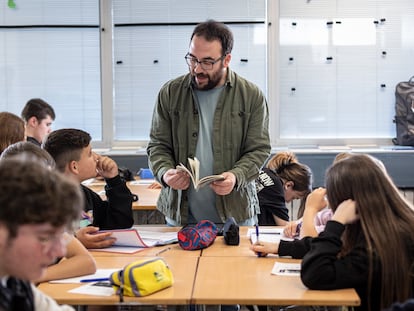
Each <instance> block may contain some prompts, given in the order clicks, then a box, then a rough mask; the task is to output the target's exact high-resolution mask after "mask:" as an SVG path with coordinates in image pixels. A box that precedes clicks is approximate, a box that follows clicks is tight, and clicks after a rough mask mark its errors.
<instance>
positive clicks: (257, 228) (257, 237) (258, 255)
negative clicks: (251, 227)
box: [256, 224, 262, 257]
mask: <svg viewBox="0 0 414 311" xmlns="http://www.w3.org/2000/svg"><path fill="white" fill-rule="evenodd" d="M256 244H257V245H260V241H259V224H256ZM257 257H262V253H261V252H258V253H257Z"/></svg>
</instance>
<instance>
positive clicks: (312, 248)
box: [252, 154, 414, 310]
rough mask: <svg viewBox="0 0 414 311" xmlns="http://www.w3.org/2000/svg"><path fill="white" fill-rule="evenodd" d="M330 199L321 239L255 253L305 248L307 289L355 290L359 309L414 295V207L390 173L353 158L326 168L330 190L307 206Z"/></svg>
mask: <svg viewBox="0 0 414 311" xmlns="http://www.w3.org/2000/svg"><path fill="white" fill-rule="evenodd" d="M326 197H327V199H328V202H329V206H330V207H331V208H332V210H333V211H334V215H333V216H332V219H331V220H330V221H328V223H327V224H326V227H325V230H324V231H323V232H321V233H320V234H319V236H318V237H316V238H311V237H305V238H304V239H302V240H297V241H294V242H291V243H290V244H289V243H285V242H286V241H285V242H283V241H281V242H280V244H279V245H273V246H271V245H265V246H252V249H253V250H254V251H255V252H264V253H279V255H280V256H283V255H287V253H286V249H287V248H289V246H290V247H291V249H290V251H291V254H290V255H292V256H293V253H292V251H293V250H296V251H298V250H299V249H300V248H301V249H302V251H303V252H302V255H304V256H303V260H302V269H301V278H302V281H303V283H304V284H305V286H307V287H308V288H310V289H315V290H329V289H340V288H355V289H356V291H357V293H358V295H359V297H360V298H361V306H360V307H359V308H357V309H359V310H380V309H382V308H386V307H389V306H390V305H391V304H392V303H393V302H395V301H404V300H406V299H408V298H410V297H412V295H413V288H414V278H413V262H414V235H413V234H412V226H413V223H414V208H413V206H412V205H411V204H409V203H408V202H407V201H406V200H405V199H404V197H403V196H402V195H401V193H400V192H399V190H398V189H397V188H396V186H395V185H394V183H393V182H392V180H391V178H390V177H389V176H388V174H387V173H386V171H385V170H384V169H383V168H381V167H380V165H378V163H377V162H376V161H374V160H373V158H372V157H371V156H368V155H364V154H354V155H352V156H351V157H349V158H347V159H343V160H341V161H339V162H337V163H335V164H333V165H332V166H331V167H330V168H329V169H328V171H327V174H326V189H323V188H319V189H316V190H315V191H313V192H312V193H311V194H310V195H309V196H308V198H307V201H306V205H308V204H311V205H323V204H326V202H325V198H326ZM283 244H285V246H282V245H283ZM286 245H288V247H286ZM272 247H273V248H272Z"/></svg>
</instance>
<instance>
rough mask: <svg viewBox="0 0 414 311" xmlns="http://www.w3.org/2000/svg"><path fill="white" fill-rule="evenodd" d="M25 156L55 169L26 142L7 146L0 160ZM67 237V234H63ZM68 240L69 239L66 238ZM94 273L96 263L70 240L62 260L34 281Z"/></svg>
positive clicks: (48, 157)
mask: <svg viewBox="0 0 414 311" xmlns="http://www.w3.org/2000/svg"><path fill="white" fill-rule="evenodd" d="M22 156H27V157H30V158H33V159H36V160H37V161H40V162H42V163H44V164H45V165H46V166H47V167H49V168H50V169H54V168H55V161H54V160H53V158H52V156H51V155H50V154H49V153H47V152H46V151H45V150H43V149H41V148H40V147H38V146H37V145H35V144H32V143H30V142H27V141H22V142H17V143H14V144H12V145H10V146H8V147H7V148H6V149H5V150H4V151H3V153H2V154H1V155H0V160H4V159H8V158H10V157H22ZM65 235H68V233H65ZM66 238H69V237H66ZM95 272H96V263H95V260H94V258H93V257H92V255H91V254H90V253H89V252H88V250H87V249H86V248H85V247H84V246H83V245H82V243H80V241H79V240H78V239H70V242H69V243H68V245H67V251H66V255H65V257H64V258H58V261H57V262H56V264H52V265H50V266H49V267H48V268H47V269H46V271H45V273H44V274H43V276H42V277H41V278H40V279H38V280H35V281H36V282H37V283H41V282H46V281H50V280H57V279H65V278H71V277H75V276H81V275H86V274H92V273H95Z"/></svg>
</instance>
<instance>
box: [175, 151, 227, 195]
mask: <svg viewBox="0 0 414 311" xmlns="http://www.w3.org/2000/svg"><path fill="white" fill-rule="evenodd" d="M188 164H189V165H190V169H188V168H187V167H185V165H184V164H182V163H180V165H177V167H176V168H177V170H180V171H184V172H186V173H188V175H190V177H191V181H192V182H193V185H194V189H195V190H198V189H199V188H201V187H203V186H205V185H207V184H209V183H212V182H213V181H216V180H224V176H223V175H210V176H205V177H203V178H201V179H200V161H198V159H197V158H194V159H190V158H188Z"/></svg>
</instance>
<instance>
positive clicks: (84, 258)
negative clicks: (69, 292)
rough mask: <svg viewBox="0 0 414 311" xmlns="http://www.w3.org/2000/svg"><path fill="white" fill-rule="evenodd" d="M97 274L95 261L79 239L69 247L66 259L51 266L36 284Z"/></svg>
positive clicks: (70, 243)
mask: <svg viewBox="0 0 414 311" xmlns="http://www.w3.org/2000/svg"><path fill="white" fill-rule="evenodd" d="M95 272H96V263H95V259H93V257H92V255H91V254H90V253H89V251H88V250H87V249H86V248H85V247H84V246H83V245H82V243H81V242H79V240H78V239H76V238H72V239H71V240H70V242H69V244H68V245H67V253H66V256H65V258H63V259H62V260H61V261H60V262H58V263H56V264H53V265H51V266H49V267H48V268H47V269H46V272H45V274H44V275H43V277H42V278H41V279H40V280H37V281H36V282H39V283H40V282H46V281H50V280H57V279H64V278H71V277H76V276H81V275H86V274H92V273H95Z"/></svg>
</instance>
